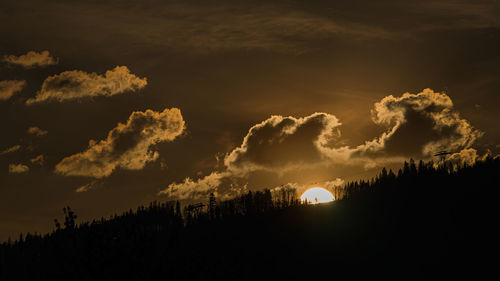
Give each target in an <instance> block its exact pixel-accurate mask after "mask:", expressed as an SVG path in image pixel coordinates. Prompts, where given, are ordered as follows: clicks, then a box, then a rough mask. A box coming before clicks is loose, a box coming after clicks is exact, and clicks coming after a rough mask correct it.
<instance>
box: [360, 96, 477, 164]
mask: <svg viewBox="0 0 500 281" xmlns="http://www.w3.org/2000/svg"><path fill="white" fill-rule="evenodd" d="M372 119H373V121H374V122H375V123H376V124H378V125H386V126H388V127H389V128H390V129H389V130H388V131H387V132H386V133H385V134H384V135H382V136H381V137H380V138H378V139H377V140H376V141H373V142H369V143H366V144H365V145H364V147H360V148H359V149H360V150H364V151H363V152H370V150H372V151H373V150H377V149H379V146H382V148H383V150H384V152H385V153H387V154H390V155H398V156H410V157H418V158H425V157H430V156H432V155H433V154H434V153H436V152H438V151H440V150H449V151H458V150H461V149H463V148H469V147H470V146H471V145H472V144H473V143H474V142H475V141H476V140H477V139H478V138H480V137H481V136H482V135H483V133H482V132H481V131H479V130H477V129H475V128H474V127H472V125H471V124H470V123H469V122H468V121H467V120H465V119H462V118H460V115H459V113H458V112H456V111H455V110H454V109H453V103H452V101H451V98H450V97H449V96H448V95H446V94H445V93H436V92H434V91H432V90H431V89H425V90H424V91H422V92H421V93H418V94H410V93H405V94H403V95H402V96H401V97H398V98H396V97H393V96H392V95H389V96H387V97H385V98H383V99H382V100H381V101H380V102H377V103H376V104H375V108H374V109H373V110H372Z"/></svg>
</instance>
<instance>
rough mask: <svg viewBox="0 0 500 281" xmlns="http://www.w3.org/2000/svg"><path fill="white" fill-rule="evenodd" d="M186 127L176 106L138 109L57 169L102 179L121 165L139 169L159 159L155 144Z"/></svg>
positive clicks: (168, 138)
mask: <svg viewBox="0 0 500 281" xmlns="http://www.w3.org/2000/svg"><path fill="white" fill-rule="evenodd" d="M184 129H185V122H184V120H183V118H182V115H181V111H180V110H179V109H177V108H172V109H165V110H163V111H162V112H157V111H153V110H150V109H148V110H146V111H144V112H141V111H136V112H133V113H132V114H131V115H130V117H129V118H128V120H127V122H126V123H125V124H122V123H118V125H117V126H116V127H115V128H114V129H112V130H111V131H110V132H109V133H108V136H107V138H106V139H104V140H101V141H94V140H90V141H89V147H88V148H87V150H85V151H84V152H81V153H77V154H74V155H71V156H69V157H66V158H64V159H63V160H62V161H61V162H59V163H58V164H57V165H56V167H55V171H56V173H58V174H61V175H67V176H87V177H94V178H102V177H107V176H109V175H110V174H111V173H112V172H113V171H114V170H115V169H116V168H118V167H120V168H122V169H127V170H140V169H142V168H144V166H145V165H146V163H148V162H151V161H154V160H156V159H157V158H158V156H159V155H158V152H155V151H153V150H152V148H151V147H152V146H153V145H155V144H157V143H160V142H164V141H172V140H174V139H175V138H176V137H178V136H179V135H181V134H182V133H183V132H184Z"/></svg>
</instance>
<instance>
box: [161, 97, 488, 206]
mask: <svg viewBox="0 0 500 281" xmlns="http://www.w3.org/2000/svg"><path fill="white" fill-rule="evenodd" d="M371 114H372V120H373V122H374V124H375V125H378V126H381V127H383V128H384V131H383V132H382V133H381V134H380V135H379V136H378V137H376V138H374V139H371V140H367V141H365V142H364V143H362V144H359V145H355V146H348V145H344V143H345V142H344V141H343V140H342V139H341V132H340V129H339V127H340V126H341V123H340V122H339V120H338V119H337V118H336V117H335V116H334V115H332V114H328V113H314V114H311V115H309V116H306V117H302V118H296V117H291V116H289V117H284V116H277V115H275V116H271V117H270V118H268V119H267V120H264V121H263V122H261V123H258V124H256V125H254V126H252V127H251V128H250V129H249V131H248V133H247V135H246V136H245V137H244V139H243V141H242V144H241V145H240V146H238V147H236V148H234V149H233V150H232V151H231V152H229V153H228V154H227V155H226V156H225V158H224V167H223V169H222V170H221V171H219V172H215V173H212V174H210V175H209V176H206V177H204V178H201V179H198V180H192V179H191V178H186V179H185V180H184V182H182V183H173V184H171V185H169V186H168V187H167V188H166V189H165V190H163V191H161V192H160V194H164V195H169V196H178V197H179V198H183V199H184V198H189V197H190V196H191V195H190V194H195V195H193V196H194V197H196V196H197V195H200V194H203V193H204V192H202V191H205V190H219V191H221V190H225V189H224V188H220V186H224V185H227V183H228V182H231V181H233V182H234V181H239V182H243V184H244V183H245V178H247V177H248V176H249V175H251V173H254V172H258V171H266V172H270V173H274V174H276V175H278V176H280V177H281V176H283V175H290V173H292V174H293V173H295V174H296V173H300V172H301V171H304V170H307V169H311V168H314V169H324V168H325V167H326V168H330V169H339V168H341V167H348V166H350V167H351V169H356V168H358V169H367V168H374V167H377V166H382V165H387V164H391V163H401V162H403V161H404V160H407V159H408V158H410V157H413V158H415V159H424V160H428V159H431V158H432V156H433V154H435V153H436V152H438V151H440V150H447V151H451V152H457V153H455V154H454V156H453V157H454V158H460V159H462V160H461V161H465V162H468V163H470V161H472V160H471V159H475V158H476V156H475V154H474V152H475V150H473V149H471V148H470V147H471V145H472V144H473V143H474V142H475V141H476V140H477V139H478V138H480V137H481V136H482V134H483V133H482V132H480V131H479V130H477V129H475V128H474V127H472V125H471V124H470V123H469V122H468V121H467V120H465V119H463V118H461V117H460V115H459V113H458V112H456V111H455V110H454V108H453V103H452V101H451V98H450V97H449V96H448V95H446V94H445V93H436V92H434V91H432V90H430V89H425V90H423V91H422V92H421V93H418V94H411V93H404V94H403V95H402V96H400V97H394V96H392V95H389V96H386V97H384V98H383V99H381V100H380V101H379V102H377V103H375V105H374V108H373V110H372V112H371ZM283 180H286V179H283ZM323 184H324V185H325V186H330V187H332V188H333V187H334V186H338V185H342V184H343V181H342V180H341V179H339V180H335V181H331V182H325V183H323ZM199 191H200V192H199ZM205 193H206V192H205Z"/></svg>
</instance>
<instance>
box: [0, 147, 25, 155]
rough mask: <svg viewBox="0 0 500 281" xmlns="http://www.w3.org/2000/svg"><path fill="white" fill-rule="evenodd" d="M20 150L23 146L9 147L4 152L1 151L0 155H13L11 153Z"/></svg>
mask: <svg viewBox="0 0 500 281" xmlns="http://www.w3.org/2000/svg"><path fill="white" fill-rule="evenodd" d="M19 149H21V146H20V145H18V144H16V145H14V146H12V147H9V148H7V149H5V150H3V151H0V155H4V154H7V153H11V152H14V151H18V150H19Z"/></svg>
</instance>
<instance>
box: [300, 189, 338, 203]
mask: <svg viewBox="0 0 500 281" xmlns="http://www.w3.org/2000/svg"><path fill="white" fill-rule="evenodd" d="M300 200H301V201H302V202H304V201H306V202H307V203H310V204H319V203H327V202H331V201H333V200H335V198H334V197H333V194H332V193H331V192H330V191H328V190H326V189H324V188H322V187H313V188H309V189H308V190H306V191H305V192H304V193H302V196H300Z"/></svg>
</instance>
